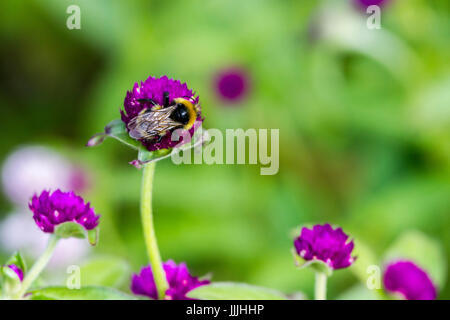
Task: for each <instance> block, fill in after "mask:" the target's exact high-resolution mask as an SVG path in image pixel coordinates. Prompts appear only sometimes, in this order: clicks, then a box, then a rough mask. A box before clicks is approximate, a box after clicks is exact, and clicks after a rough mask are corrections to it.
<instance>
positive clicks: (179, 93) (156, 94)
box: [120, 76, 202, 151]
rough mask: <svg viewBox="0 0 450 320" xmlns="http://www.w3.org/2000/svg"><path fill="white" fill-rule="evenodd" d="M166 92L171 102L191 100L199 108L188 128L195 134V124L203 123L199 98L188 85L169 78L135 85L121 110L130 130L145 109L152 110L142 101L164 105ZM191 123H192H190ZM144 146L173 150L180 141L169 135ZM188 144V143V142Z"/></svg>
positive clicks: (151, 149)
mask: <svg viewBox="0 0 450 320" xmlns="http://www.w3.org/2000/svg"><path fill="white" fill-rule="evenodd" d="M164 92H167V93H168V97H169V100H170V101H173V100H175V99H177V98H183V97H189V98H190V97H192V98H190V100H189V101H190V102H191V105H192V106H193V107H194V112H196V111H195V107H197V108H198V110H199V111H198V112H196V116H195V117H193V119H190V120H192V123H189V126H188V125H186V128H189V129H188V130H189V133H190V135H191V136H192V135H193V134H194V130H195V128H194V125H193V124H194V122H195V121H202V116H201V112H200V107H199V98H198V97H196V96H195V92H194V91H192V90H191V89H189V88H188V86H187V85H186V83H181V82H180V81H179V80H173V79H169V78H168V77H167V76H163V77H160V78H154V77H149V78H148V79H147V80H145V81H143V82H141V83H140V84H138V83H135V84H134V87H133V89H132V90H130V91H128V92H127V94H126V96H125V99H124V110H121V111H120V113H121V119H122V121H123V122H124V123H125V125H126V126H127V128H128V123H129V122H130V121H131V120H132V119H133V118H135V117H136V116H137V115H139V113H140V112H141V111H142V110H143V109H145V108H150V107H151V106H152V105H151V103H150V102H140V101H138V100H140V99H151V100H153V101H154V102H155V103H156V104H158V105H164ZM189 122H191V121H189ZM141 142H142V144H143V145H144V146H145V147H146V148H147V149H148V150H149V151H155V150H159V149H169V148H173V147H175V146H176V145H178V144H179V143H180V141H172V139H171V135H170V134H167V135H165V136H164V137H162V139H161V140H160V141H141ZM186 142H188V141H186Z"/></svg>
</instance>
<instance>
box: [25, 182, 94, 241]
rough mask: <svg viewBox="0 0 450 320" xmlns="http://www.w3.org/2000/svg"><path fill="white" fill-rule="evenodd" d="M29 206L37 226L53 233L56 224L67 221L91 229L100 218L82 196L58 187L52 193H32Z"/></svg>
mask: <svg viewBox="0 0 450 320" xmlns="http://www.w3.org/2000/svg"><path fill="white" fill-rule="evenodd" d="M29 207H30V209H31V211H33V219H34V221H35V222H36V224H37V225H38V227H39V228H40V229H41V230H42V231H44V232H48V233H53V231H54V228H55V226H56V225H58V224H61V223H64V222H68V221H71V222H76V223H78V224H80V225H82V226H83V227H84V228H85V229H86V230H91V229H94V228H95V227H97V225H98V222H99V221H98V220H99V218H100V216H98V215H96V214H95V212H94V209H92V208H91V207H90V204H89V203H87V204H86V203H85V202H84V200H83V198H81V197H79V196H77V195H76V194H75V193H73V192H62V191H61V190H59V189H58V190H56V191H54V192H52V193H51V192H49V191H43V192H42V193H41V194H40V195H39V196H37V195H34V196H33V199H32V200H31V203H30V204H29Z"/></svg>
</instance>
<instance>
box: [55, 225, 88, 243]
mask: <svg viewBox="0 0 450 320" xmlns="http://www.w3.org/2000/svg"><path fill="white" fill-rule="evenodd" d="M55 235H57V236H58V237H60V238H79V239H84V238H85V237H86V230H85V229H84V227H83V226H82V225H81V224H79V223H76V222H64V223H61V224H59V225H57V226H56V227H55Z"/></svg>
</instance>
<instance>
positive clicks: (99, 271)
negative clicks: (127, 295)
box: [80, 257, 130, 287]
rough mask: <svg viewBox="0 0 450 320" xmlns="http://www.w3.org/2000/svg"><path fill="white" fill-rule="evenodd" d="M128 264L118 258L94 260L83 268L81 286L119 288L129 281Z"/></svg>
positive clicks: (81, 270)
mask: <svg viewBox="0 0 450 320" xmlns="http://www.w3.org/2000/svg"><path fill="white" fill-rule="evenodd" d="M129 270H130V267H129V265H128V263H127V262H126V261H124V260H122V259H120V258H116V257H100V258H95V259H92V260H90V261H88V262H86V263H85V264H84V265H82V266H81V269H80V274H81V286H82V287H85V286H89V285H94V284H95V285H101V286H107V287H118V286H120V285H121V284H123V283H124V281H126V280H128V275H129Z"/></svg>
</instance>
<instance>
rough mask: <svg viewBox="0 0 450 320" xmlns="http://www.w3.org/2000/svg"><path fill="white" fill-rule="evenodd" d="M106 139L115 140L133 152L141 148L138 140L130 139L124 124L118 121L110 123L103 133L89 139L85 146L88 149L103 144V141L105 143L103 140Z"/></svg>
mask: <svg viewBox="0 0 450 320" xmlns="http://www.w3.org/2000/svg"><path fill="white" fill-rule="evenodd" d="M108 137H109V138H113V139H116V140H118V141H120V142H122V143H123V144H125V145H127V146H129V147H131V148H133V149H135V150H139V148H140V147H141V143H140V142H139V141H138V140H134V139H132V138H131V137H130V135H129V134H128V131H127V128H126V126H125V123H124V122H123V121H122V120H120V119H116V120H113V121H111V122H110V123H109V124H108V125H107V126H106V127H105V131H104V132H102V133H98V134H96V135H94V136H93V137H92V138H91V139H89V141H88V143H87V144H86V146H88V147H94V146H97V145H99V144H101V143H103V141H105V139H106V138H108Z"/></svg>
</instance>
